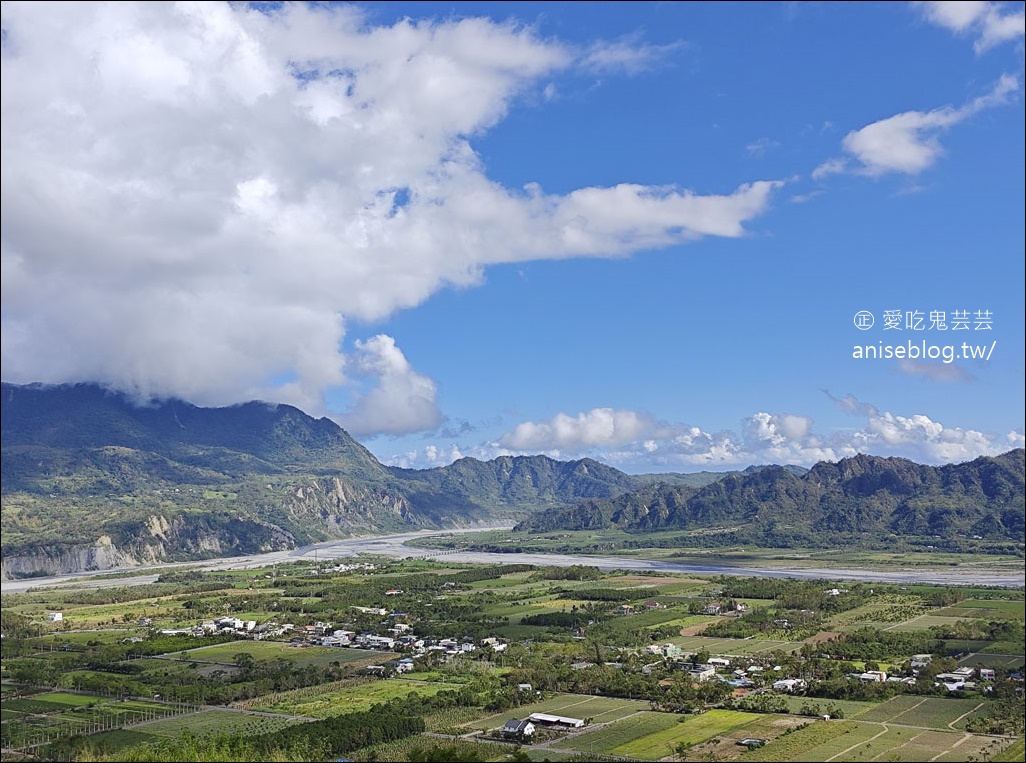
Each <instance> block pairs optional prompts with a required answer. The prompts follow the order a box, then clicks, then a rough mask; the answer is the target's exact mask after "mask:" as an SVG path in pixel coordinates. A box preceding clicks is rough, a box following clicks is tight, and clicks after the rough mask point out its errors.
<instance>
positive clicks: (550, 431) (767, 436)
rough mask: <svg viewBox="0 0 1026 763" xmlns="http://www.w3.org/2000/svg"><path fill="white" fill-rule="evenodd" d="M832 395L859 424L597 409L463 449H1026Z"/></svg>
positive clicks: (810, 454) (707, 464)
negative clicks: (731, 420) (664, 417)
mask: <svg viewBox="0 0 1026 763" xmlns="http://www.w3.org/2000/svg"><path fill="white" fill-rule="evenodd" d="M826 394H827V395H828V396H829V397H830V399H831V400H833V401H834V402H835V404H836V405H837V406H838V407H839V408H840V409H842V410H844V411H845V412H846V413H849V414H851V415H852V416H855V417H858V418H860V419H862V423H861V425H860V426H858V427H854V428H842V429H836V430H834V431H831V432H817V431H815V422H814V421H813V419H812V418H810V417H808V416H803V415H799V414H792V413H769V412H767V411H759V412H756V413H754V414H752V415H751V416H749V417H747V418H745V419H744V420H742V421H741V422H740V427H739V429H738V431H737V432H731V431H719V432H710V431H706V430H704V429H702V428H701V427H696V426H692V425H687V424H683V423H677V424H667V423H662V422H656V421H654V420H652V419H651V417H649V416H647V415H645V414H641V413H638V412H635V411H630V410H617V409H611V408H597V409H593V410H591V411H585V412H581V413H578V414H576V415H567V414H562V413H561V414H558V415H556V416H554V417H553V418H552V419H550V420H548V421H542V422H524V423H522V424H519V425H517V426H516V427H514V428H513V429H512V430H510V431H509V432H507V433H506V434H505V435H503V436H502V437H501V438H499V439H498V440H497V441H496V442H494V443H488V444H483V445H479V446H476V447H474V448H464V449H463V451H464V453H469V454H470V455H473V456H474V457H476V458H481V459H488V458H494V457H495V456H498V455H524V454H533V453H544V454H546V455H549V456H551V457H553V458H561V459H575V458H583V457H591V458H595V459H597V460H599V461H603V462H605V463H609V464H611V465H613V466H617V467H619V468H622V469H625V470H627V471H639V470H642V471H652V470H653V469H656V470H658V469H660V468H661V469H666V470H668V471H694V470H695V469H696V468H702V469H712V470H725V469H736V468H744V467H746V466H749V465H751V464H771V463H773V464H795V465H802V466H811V465H812V464H814V463H816V462H817V461H837V460H840V459H842V458H848V457H850V456H854V455H856V454H858V453H868V454H872V455H879V456H901V457H904V458H909V459H912V460H914V461H918V462H920V463H948V462H954V461H964V460H969V459H972V458H976V457H978V456H983V455H998V454H1000V453H1003V452H1005V451H1007V450H1009V449H1011V448H1013V447H1022V443H1023V435H1022V433H1021V432H1018V431H1013V432H1011V433H1008V434H1007V435H1006V434H997V433H985V432H980V431H977V430H973V429H962V428H959V427H952V426H946V425H944V424H942V423H941V422H939V421H936V420H934V419H932V418H931V417H929V416H927V415H925V414H912V415H908V416H903V415H898V414H894V413H891V412H889V411H882V410H880V409H879V408H878V407H877V406H875V405H873V404H872V403H867V402H864V401H861V400H859V399H858V398H856V397H855V396H854V395H845V396H843V397H836V396H834V395H831V394H830V393H829V392H826ZM424 465H427V463H426V462H424ZM432 465H437V464H432Z"/></svg>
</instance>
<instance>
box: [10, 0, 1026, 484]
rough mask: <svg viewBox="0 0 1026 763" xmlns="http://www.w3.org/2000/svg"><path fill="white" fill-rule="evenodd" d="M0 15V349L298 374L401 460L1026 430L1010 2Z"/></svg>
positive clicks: (311, 397)
mask: <svg viewBox="0 0 1026 763" xmlns="http://www.w3.org/2000/svg"><path fill="white" fill-rule="evenodd" d="M80 6H84V7H80ZM3 30H4V42H3V58H2V63H3V88H2V95H0V98H2V106H3V163H2V165H3V166H2V173H3V251H2V253H3V278H2V282H3V285H2V289H3V292H2V295H3V346H2V361H3V363H2V368H3V378H4V380H5V381H10V382H16V383H27V382H46V383H60V382H69V381H98V382H101V383H104V384H107V385H110V386H111V387H114V388H118V389H122V390H126V391H129V392H132V393H134V394H137V395H138V396H139V397H140V398H144V399H145V398H149V397H164V396H177V397H182V398H185V399H188V400H191V401H192V402H195V403H197V404H201V405H230V404H233V403H237V402H242V401H245V400H249V399H263V400H268V401H273V402H288V403H291V404H294V405H297V406H299V407H301V408H303V409H304V410H306V411H307V412H309V413H311V414H312V415H317V416H320V415H328V416H330V417H331V418H333V419H335V420H336V421H338V422H339V423H340V424H342V425H343V426H345V427H346V428H347V429H348V430H349V431H350V432H352V433H353V434H354V435H355V436H356V437H357V438H358V439H359V440H360V441H361V442H363V443H364V444H366V445H367V446H368V447H369V448H370V449H371V450H372V451H373V452H374V453H375V454H376V455H377V456H378V457H379V458H380V459H381V460H382V461H385V462H386V463H393V464H399V465H404V466H413V467H427V466H436V465H442V464H445V463H449V462H450V461H451V460H453V459H454V458H458V457H460V456H473V457H477V458H491V457H493V456H496V455H499V454H504V453H510V454H519V453H546V454H549V455H551V456H553V457H557V458H563V459H571V458H579V457H583V456H590V457H594V458H597V459H599V460H602V461H605V462H606V463H609V464H611V465H614V466H617V467H619V468H622V469H624V470H626V471H630V472H659V471H695V470H702V469H710V470H725V469H732V468H737V467H744V466H747V465H749V464H754V463H769V462H775V463H797V464H806V465H808V464H811V463H813V462H815V461H817V460H822V459H827V460H836V459H838V458H842V457H845V456H848V455H852V454H854V453H856V452H865V453H873V454H878V455H899V456H904V457H909V458H913V459H915V460H918V461H923V462H929V463H942V462H952V461H963V460H968V459H971V458H974V457H976V456H979V455H984V454H996V453H1000V452H1004V451H1006V450H1008V449H1010V448H1012V447H1022V445H1023V431H1024V402H1023V401H1024V397H1026V393H1024V378H1026V370H1024V369H1026V364H1024V349H1023V347H1024V283H1026V274H1024V266H1023V256H1022V255H1023V251H1024V245H1026V244H1024V213H1023V210H1024V207H1026V200H1024V198H1023V196H1024V165H1026V159H1024V156H1023V152H1024V142H1026V141H1024V124H1023V123H1024V109H1023V94H1022V90H1023V81H1024V10H1023V4H1022V3H987V2H983V3H943V4H934V3H850V4H846V3H825V4H819V3H701V2H699V3H644V2H631V3H615V2H614V3H577V2H569V3H528V2H524V3H433V2H417V3H362V4H355V5H318V6H306V5H301V4H300V5H265V6H262V7H260V8H258V9H253V8H249V7H247V6H244V5H223V6H222V5H216V4H200V5H198V6H197V5H181V6H177V5H171V4H142V5H133V4H130V3H116V4H110V5H107V4H102V3H89V4H73V5H69V6H61V7H60V10H59V11H57V12H55V11H54V9H53V7H52V6H44V7H42V8H41V7H40V6H39V4H33V3H26V4H21V3H4V6H3ZM859 311H868V312H869V313H871V314H872V315H873V317H874V320H875V324H874V326H873V327H872V328H870V329H868V330H865V331H860V330H859V329H858V328H856V327H855V324H854V316H855V314H856V313H858V312H859ZM961 311H967V312H968V313H969V317H970V321H969V322H968V324H962V325H967V329H966V330H959V329H958V328H956V326H957V325H959V324H958V323H956V322H955V319H956V318H958V317H959V315H960V314H961ZM931 314H933V317H934V318H935V319H937V320H936V321H935V325H934V327H930V318H931ZM888 316H898V318H897V324H896V325H894V324H893V320H892V321H891V322H890V324H889V321H888ZM987 319H989V320H987ZM918 320H921V321H922V323H920V324H919V326H920V328H919V329H916V328H915V325H916V322H917V321H918ZM888 325H894V327H893V328H887V326H888ZM939 325H945V326H947V328H945V329H941V328H939ZM910 342H911V343H912V344H913V345H914V346H915V348H916V351H917V352H918V353H919V355H920V357H893V355H895V354H897V353H895V352H894V349H893V348H895V347H901V348H903V350H902V352H904V354H905V355H910V354H912V352H913V351H910V350H909V343H910ZM924 342H925V345H924V344H923V343H924ZM963 342H964V343H966V344H967V345H972V346H973V347H975V348H979V350H978V351H980V352H986V353H987V356H988V357H987V359H984V360H980V359H965V358H961V357H957V356H958V355H960V354H962V353H963V348H962V344H963ZM866 346H872V347H873V348H874V349H875V350H876V351H877V352H882V351H883V348H884V347H889V348H891V351H890V354H891V355H892V357H888V358H868V357H861V358H857V357H853V355H854V354H856V353H857V352H858V351H857V350H856V347H863V348H864V347H866ZM924 348H925V349H924ZM862 352H863V354H866V351H865V350H862ZM924 352H926V353H927V354H929V353H933V354H934V355H935V358H933V359H931V358H929V357H927V358H924V357H922V355H923V353H924ZM945 353H947V354H948V357H949V358H950V362H945ZM952 354H953V355H952Z"/></svg>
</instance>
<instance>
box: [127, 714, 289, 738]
mask: <svg viewBox="0 0 1026 763" xmlns="http://www.w3.org/2000/svg"><path fill="white" fill-rule="evenodd" d="M295 723H302V721H299V720H296V719H292V718H274V717H270V716H266V715H256V714H252V713H246V712H241V711H233V710H204V711H203V712H200V713H192V714H190V715H180V716H178V717H176V718H167V719H165V720H162V721H156V722H154V723H146V724H143V725H141V726H136V727H135V730H137V731H141V732H143V733H145V734H149V735H151V736H164V737H176V736H180V735H181V734H183V733H184V732H186V731H188V732H190V733H192V734H195V735H197V736H203V735H207V734H240V735H244V736H255V735H257V734H269V733H271V732H274V731H279V730H280V729H283V728H285V727H286V726H291V725H293V724H295Z"/></svg>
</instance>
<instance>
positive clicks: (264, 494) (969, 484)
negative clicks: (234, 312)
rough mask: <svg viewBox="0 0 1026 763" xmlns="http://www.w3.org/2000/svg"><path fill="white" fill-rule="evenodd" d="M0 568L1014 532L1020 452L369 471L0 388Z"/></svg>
mask: <svg viewBox="0 0 1026 763" xmlns="http://www.w3.org/2000/svg"><path fill="white" fill-rule="evenodd" d="M0 405H2V410H0V428H2V464H0V498H2V506H0V508H2V516H0V527H2V571H0V572H2V574H3V575H4V576H11V577H13V576H32V575H46V574H57V573H61V572H72V571H80V570H89V569H97V570H102V569H109V568H112V567H119V566H130V565H136V564H144V563H158V562H162V561H170V560H186V559H199V558H205V557H207V558H209V557H212V556H230V555H233V554H252V553H259V552H262V551H271V550H279V549H287V548H293V547H296V546H299V545H303V544H306V543H311V542H315V541H320V540H326V539H330V538H337V537H346V536H352V535H367V534H374V533H384V532H400V531H408V530H412V529H418V528H443V527H460V526H462V527H470V526H479V525H485V524H499V523H506V524H512V523H514V522H518V521H519V522H520V523H521V524H520V525H519V526H520V527H521V528H523V529H529V530H538V531H545V530H551V529H557V528H559V529H581V528H598V527H618V528H621V529H625V530H628V531H632V532H643V531H646V530H655V529H676V528H701V527H714V526H718V525H729V524H732V523H734V524H736V523H739V522H741V523H744V524H746V525H747V526H749V527H757V528H762V530H764V531H766V532H770V533H771V534H772V532H773V531H774V530H776V529H777V528H781V527H787V528H789V527H795V528H801V529H802V530H803V531H808V532H823V531H828V530H830V529H831V528H833V529H838V528H844V529H846V530H851V531H852V532H902V533H915V534H923V535H938V534H951V533H971V534H974V535H979V536H981V537H988V538H998V539H1012V540H1015V539H1018V540H1019V541H1021V540H1022V535H1023V495H1024V490H1023V482H1024V479H1023V474H1024V467H1023V462H1024V458H1023V451H1022V450H1021V449H1020V450H1018V451H1012V452H1010V453H1008V454H1005V455H1003V456H999V457H997V458H983V459H977V460H976V461H973V462H970V463H967V464H958V465H950V466H943V467H930V466H922V465H919V464H915V463H913V462H911V461H905V460H903V459H882V458H876V457H871V456H858V457H856V458H853V459H845V460H843V461H840V462H838V463H836V464H830V463H821V464H817V465H815V466H814V467H813V468H812V469H810V470H805V469H803V468H801V467H758V468H749V469H747V470H745V471H744V472H727V473H716V472H701V473H697V474H659V475H629V474H626V473H624V472H621V471H619V470H617V469H614V468H612V467H610V466H607V465H605V464H602V463H599V462H598V461H595V460H592V459H581V460H576V461H557V460H554V459H551V458H548V457H546V456H501V457H499V458H496V459H492V460H490V461H480V460H477V459H473V458H463V459H460V460H458V461H456V462H454V463H452V464H450V465H448V466H445V467H440V468H435V469H425V470H416V469H401V468H397V467H391V466H386V465H383V464H381V463H380V462H379V461H378V460H377V459H376V458H375V457H374V456H373V454H371V453H370V451H368V450H367V449H366V448H365V447H363V446H362V445H360V444H359V443H358V442H357V441H356V440H354V439H353V438H352V437H350V435H349V434H348V433H347V432H346V431H345V430H343V429H342V428H341V427H339V426H338V425H337V424H335V423H334V422H332V421H331V420H330V419H327V418H321V419H315V418H312V417H310V416H308V415H307V414H305V413H303V412H302V411H300V410H299V409H297V408H294V407H291V406H288V405H273V404H267V403H260V402H250V403H246V404H242V405H237V406H231V407H225V408H201V407H197V406H195V405H192V404H190V403H186V402H183V401H180V400H165V401H160V402H153V403H150V404H147V405H137V404H136V403H135V402H133V400H131V399H130V398H129V397H127V396H125V395H123V394H120V393H117V392H111V391H108V390H106V389H104V388H101V387H99V386H97V385H92V384H76V385H59V386H44V385H13V384H6V383H5V384H3V385H2V395H0Z"/></svg>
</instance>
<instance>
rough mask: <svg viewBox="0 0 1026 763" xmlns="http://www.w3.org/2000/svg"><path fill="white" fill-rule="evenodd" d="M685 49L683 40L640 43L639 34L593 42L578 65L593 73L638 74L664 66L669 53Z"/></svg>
mask: <svg viewBox="0 0 1026 763" xmlns="http://www.w3.org/2000/svg"><path fill="white" fill-rule="evenodd" d="M686 47H687V43H685V42H682V41H678V42H673V43H670V44H668V45H649V44H647V43H644V42H642V41H641V36H640V35H639V34H632V35H627V36H625V37H623V38H621V39H619V40H615V41H609V40H600V41H598V42H595V43H594V44H592V45H591V46H590V47H589V48H588V50H587V51H585V52H584V54H583V55H582V56H581V64H582V66H583V67H584V68H586V69H590V70H592V71H595V72H616V71H625V72H627V73H628V74H638V73H640V72H644V71H648V70H650V69H653V68H655V67H657V66H659V65H661V64H663V63H664V62H665V61H666V59H667V58H668V57H669V56H670V54H672V53H674V52H675V51H678V50H680V49H682V48H686Z"/></svg>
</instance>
